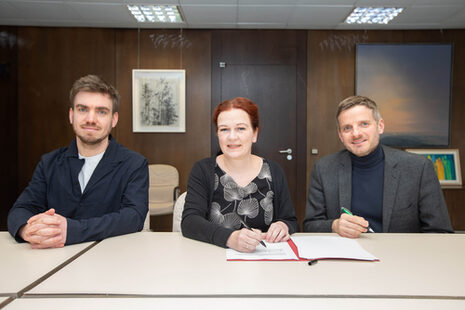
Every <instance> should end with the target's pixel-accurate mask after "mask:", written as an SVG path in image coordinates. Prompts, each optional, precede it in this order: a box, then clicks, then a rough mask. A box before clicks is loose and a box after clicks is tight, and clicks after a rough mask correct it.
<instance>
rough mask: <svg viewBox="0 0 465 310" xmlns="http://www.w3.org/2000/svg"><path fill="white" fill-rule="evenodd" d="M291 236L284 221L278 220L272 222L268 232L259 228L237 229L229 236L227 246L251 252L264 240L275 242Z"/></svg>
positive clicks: (285, 239)
mask: <svg viewBox="0 0 465 310" xmlns="http://www.w3.org/2000/svg"><path fill="white" fill-rule="evenodd" d="M289 238H290V235H289V228H288V227H287V225H286V224H285V223H284V222H281V221H278V222H275V223H273V224H271V226H270V228H269V229H268V231H267V232H266V233H262V232H261V231H260V230H259V229H253V230H250V229H247V228H242V229H241V230H236V231H234V232H233V233H232V234H231V236H229V238H228V241H226V246H227V247H228V248H231V249H234V250H236V251H239V252H245V253H251V252H253V251H255V248H256V247H257V246H258V244H259V243H260V241H262V240H265V241H266V242H269V243H274V242H283V241H287V240H289Z"/></svg>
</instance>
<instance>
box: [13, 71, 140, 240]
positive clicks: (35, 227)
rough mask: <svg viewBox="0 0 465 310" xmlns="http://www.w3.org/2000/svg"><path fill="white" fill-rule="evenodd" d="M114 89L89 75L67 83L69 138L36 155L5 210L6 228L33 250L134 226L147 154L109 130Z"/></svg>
mask: <svg viewBox="0 0 465 310" xmlns="http://www.w3.org/2000/svg"><path fill="white" fill-rule="evenodd" d="M118 105H119V94H118V92H117V90H116V89H115V88H113V86H111V85H109V84H107V83H106V82H105V81H103V80H102V79H100V78H99V77H97V76H95V75H88V76H85V77H82V78H80V79H78V80H77V81H76V82H74V84H73V87H72V89H71V92H70V109H69V122H70V123H71V125H72V127H73V130H74V133H75V134H76V138H75V139H74V140H73V141H72V142H71V144H70V145H69V146H68V147H63V148H60V149H57V150H55V151H52V152H50V153H48V154H45V155H43V157H42V159H41V161H40V162H39V164H38V165H37V167H36V169H35V171H34V174H33V176H32V180H31V181H30V182H29V185H28V186H27V187H26V189H25V190H24V191H23V192H22V193H21V195H20V196H19V198H18V199H17V200H16V202H15V204H14V205H13V207H12V208H11V210H10V212H9V214H8V230H9V232H10V234H11V235H12V236H13V237H15V238H16V240H17V241H18V242H23V241H26V242H29V243H30V244H31V246H32V247H33V248H54V247H62V246H64V245H68V244H74V243H80V242H85V241H93V240H101V239H104V238H107V237H111V236H117V235H122V234H127V233H132V232H136V231H140V230H141V229H142V227H143V224H144V219H145V217H146V215H147V211H148V184H149V175H148V167H147V160H146V159H145V158H144V157H142V156H141V155H139V154H137V153H135V152H132V151H130V150H128V149H126V148H125V147H123V146H121V145H119V144H118V143H117V142H116V140H115V139H113V138H112V137H111V135H110V132H111V129H112V128H114V127H115V126H116V123H117V122H118Z"/></svg>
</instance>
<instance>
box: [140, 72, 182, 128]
mask: <svg viewBox="0 0 465 310" xmlns="http://www.w3.org/2000/svg"><path fill="white" fill-rule="evenodd" d="M132 131H133V132H151V133H168V132H174V133H176V132H186V71H185V70H140V69H134V70H132Z"/></svg>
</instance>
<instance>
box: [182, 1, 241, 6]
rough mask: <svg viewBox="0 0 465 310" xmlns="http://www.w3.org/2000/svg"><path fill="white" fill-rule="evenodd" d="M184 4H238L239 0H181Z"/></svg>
mask: <svg viewBox="0 0 465 310" xmlns="http://www.w3.org/2000/svg"><path fill="white" fill-rule="evenodd" d="M179 3H180V4H182V5H185V4H188V5H195V4H211V5H221V4H223V5H224V4H229V5H237V0H179Z"/></svg>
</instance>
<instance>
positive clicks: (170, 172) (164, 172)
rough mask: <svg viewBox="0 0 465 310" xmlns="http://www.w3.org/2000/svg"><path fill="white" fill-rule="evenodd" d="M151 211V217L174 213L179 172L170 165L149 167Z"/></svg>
mask: <svg viewBox="0 0 465 310" xmlns="http://www.w3.org/2000/svg"><path fill="white" fill-rule="evenodd" d="M149 176H150V185H149V210H150V215H163V214H170V213H172V212H173V206H174V201H175V200H176V198H177V196H178V191H179V173H178V170H177V169H176V168H175V167H173V166H170V165H162V164H153V165H149Z"/></svg>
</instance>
